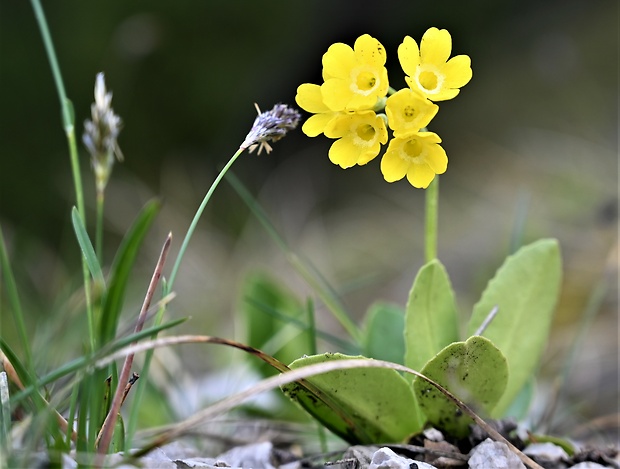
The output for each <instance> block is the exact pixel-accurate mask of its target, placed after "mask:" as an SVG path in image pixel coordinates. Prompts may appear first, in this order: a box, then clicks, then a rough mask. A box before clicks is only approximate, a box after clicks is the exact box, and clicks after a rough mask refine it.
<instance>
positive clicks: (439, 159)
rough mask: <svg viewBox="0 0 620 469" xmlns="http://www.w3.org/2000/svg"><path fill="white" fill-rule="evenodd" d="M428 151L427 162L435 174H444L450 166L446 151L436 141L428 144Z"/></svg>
mask: <svg viewBox="0 0 620 469" xmlns="http://www.w3.org/2000/svg"><path fill="white" fill-rule="evenodd" d="M427 148H428V150H427V151H428V153H427V154H426V158H425V160H426V163H427V164H428V166H429V168H430V169H431V170H433V172H434V173H435V174H443V173H445V172H446V169H447V168H448V156H447V155H446V151H445V150H444V149H443V148H442V147H441V146H440V145H437V144H436V143H432V144H430V145H428V147H427Z"/></svg>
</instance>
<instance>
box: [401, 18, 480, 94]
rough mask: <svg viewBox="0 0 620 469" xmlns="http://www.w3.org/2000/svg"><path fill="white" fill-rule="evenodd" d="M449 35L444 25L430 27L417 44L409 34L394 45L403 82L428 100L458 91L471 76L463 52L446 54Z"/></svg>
mask: <svg viewBox="0 0 620 469" xmlns="http://www.w3.org/2000/svg"><path fill="white" fill-rule="evenodd" d="M451 51H452V38H451V37H450V33H449V32H448V31H446V30H445V29H437V28H430V29H429V30H428V31H426V32H425V33H424V36H422V41H421V44H420V48H418V44H417V43H416V42H415V41H414V40H413V39H412V38H411V37H409V36H406V37H405V39H404V41H403V43H402V44H401V45H400V46H398V59H399V61H400V65H401V66H402V68H403V70H404V72H405V73H406V74H407V75H408V76H407V77H405V80H406V81H407V84H408V85H409V87H410V88H411V89H412V90H417V91H420V92H421V93H422V94H423V95H424V96H426V97H427V98H428V99H430V100H431V101H445V100H447V99H452V98H454V97H455V96H456V95H457V94H459V91H460V90H459V88H461V87H462V86H465V85H466V84H467V83H468V82H469V80H471V77H472V71H471V59H470V58H469V57H468V56H467V55H457V56H456V57H452V58H451V59H450V60H448V57H450V52H451Z"/></svg>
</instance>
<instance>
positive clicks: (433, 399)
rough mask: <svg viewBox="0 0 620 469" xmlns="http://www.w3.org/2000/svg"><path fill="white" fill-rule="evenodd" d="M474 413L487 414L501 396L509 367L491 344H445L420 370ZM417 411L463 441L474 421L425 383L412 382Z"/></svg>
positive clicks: (477, 338)
mask: <svg viewBox="0 0 620 469" xmlns="http://www.w3.org/2000/svg"><path fill="white" fill-rule="evenodd" d="M422 374H423V375H424V376H426V377H427V378H430V379H432V380H433V381H435V382H437V383H439V384H441V385H442V386H443V387H445V388H446V389H447V390H448V391H450V392H452V394H454V395H455V396H456V397H458V398H459V399H460V400H462V401H463V402H465V403H466V404H468V405H469V406H470V407H472V408H473V410H474V411H475V412H476V413H479V412H480V411H483V413H486V414H488V413H489V412H491V410H492V409H493V408H494V407H495V405H496V404H497V402H498V401H499V400H500V398H501V397H502V394H503V393H504V390H505V389H506V383H507V382H508V364H507V362H506V359H505V358H504V356H503V355H502V353H501V352H500V351H499V349H498V348H497V347H495V346H494V345H493V343H492V342H491V341H490V340H488V339H486V338H484V337H480V336H474V337H470V338H469V339H468V340H467V341H466V342H457V343H454V344H451V345H448V346H447V347H446V348H444V349H443V350H442V351H441V352H439V353H438V354H437V356H435V357H434V358H433V359H432V360H431V361H430V362H428V363H427V365H426V366H425V367H424V369H423V370H422ZM413 388H414V391H415V395H416V397H417V399H418V404H419V406H420V409H422V411H423V412H424V414H425V415H426V417H427V418H428V421H429V422H430V423H431V424H432V425H434V426H436V427H437V428H439V429H440V430H442V431H444V432H446V433H449V434H450V435H452V436H454V437H457V438H463V437H465V436H467V435H468V433H469V424H470V423H472V422H473V420H472V419H471V418H470V417H468V416H467V415H465V414H463V413H462V411H461V410H460V409H459V408H457V406H456V405H455V404H454V403H453V402H451V401H449V400H448V399H447V398H446V397H445V396H444V395H443V394H441V392H439V391H438V390H437V389H436V388H435V387H433V386H431V385H430V384H429V383H428V382H426V381H424V380H421V379H419V378H416V379H415V380H414V382H413Z"/></svg>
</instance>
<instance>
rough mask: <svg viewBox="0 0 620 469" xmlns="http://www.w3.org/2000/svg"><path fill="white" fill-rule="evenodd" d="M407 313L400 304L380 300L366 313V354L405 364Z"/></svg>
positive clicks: (364, 330) (364, 342)
mask: <svg viewBox="0 0 620 469" xmlns="http://www.w3.org/2000/svg"><path fill="white" fill-rule="evenodd" d="M404 328H405V314H404V312H403V310H402V308H401V307H400V306H397V305H393V304H389V303H383V302H378V303H375V304H373V305H372V306H371V307H370V308H369V309H368V313H367V314H366V320H365V327H364V329H363V332H364V337H363V339H364V341H363V346H364V355H366V356H367V357H370V358H376V359H378V360H385V361H388V362H392V363H399V364H401V365H402V364H403V358H404V356H405V339H404V337H403V330H404Z"/></svg>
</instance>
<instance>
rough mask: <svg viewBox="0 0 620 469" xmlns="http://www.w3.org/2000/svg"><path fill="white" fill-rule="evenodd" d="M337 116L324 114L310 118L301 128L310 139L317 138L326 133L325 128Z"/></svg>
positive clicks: (334, 113) (328, 113)
mask: <svg viewBox="0 0 620 469" xmlns="http://www.w3.org/2000/svg"><path fill="white" fill-rule="evenodd" d="M336 116H337V113H336V112H324V113H321V114H315V115H314V116H310V117H309V118H308V120H307V121H306V122H304V125H303V126H302V127H301V130H302V132H303V133H305V134H306V135H307V136H308V137H316V136H317V135H320V134H322V133H323V132H325V127H327V125H328V124H329V123H330V122H331V120H332V119H334V117H336Z"/></svg>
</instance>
